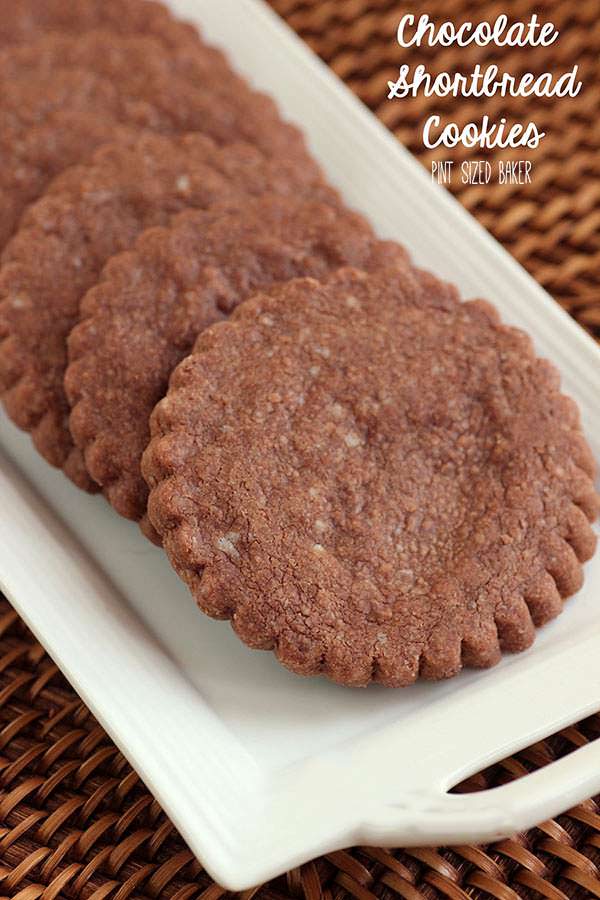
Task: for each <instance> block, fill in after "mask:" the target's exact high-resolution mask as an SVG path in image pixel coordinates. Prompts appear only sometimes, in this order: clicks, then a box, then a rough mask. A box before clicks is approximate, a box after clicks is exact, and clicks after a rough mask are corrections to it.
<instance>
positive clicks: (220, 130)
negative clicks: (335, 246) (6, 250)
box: [0, 32, 308, 246]
mask: <svg viewBox="0 0 600 900" xmlns="http://www.w3.org/2000/svg"><path fill="white" fill-rule="evenodd" d="M215 52H216V51H212V50H210V49H209V48H204V47H203V46H202V45H201V44H198V46H197V47H196V48H195V49H190V48H186V49H185V52H183V51H182V52H180V53H176V54H175V53H173V52H171V51H169V50H168V49H167V48H165V47H164V46H163V45H161V44H160V43H159V42H158V41H156V40H154V39H153V38H150V37H143V38H125V37H119V36H116V35H114V34H111V33H110V32H90V33H86V34H84V35H81V36H78V37H70V36H64V35H54V34H53V35H49V36H47V37H45V38H43V39H41V40H39V41H37V42H35V43H33V44H31V45H25V46H23V47H16V48H11V49H9V50H4V51H3V52H1V53H0V155H1V157H2V163H3V165H2V170H1V171H0V200H1V202H2V211H3V215H2V218H1V219H0V245H2V246H3V245H4V244H5V243H6V240H7V239H8V237H9V236H10V235H11V234H12V233H13V231H14V229H15V226H16V224H17V222H18V219H19V217H20V215H21V213H22V212H23V210H24V208H25V207H26V206H27V204H28V203H30V202H32V201H33V200H34V199H36V198H37V197H39V196H40V194H41V193H42V192H43V190H44V189H45V187H46V186H47V185H48V183H49V182H50V180H51V179H52V177H54V176H55V175H57V174H59V173H60V172H62V171H64V169H65V168H67V167H68V166H71V165H75V164H77V163H78V162H81V161H82V160H84V159H86V158H88V157H89V155H90V154H91V153H92V151H93V150H94V149H95V148H96V147H97V146H98V144H99V143H105V142H106V141H110V140H114V139H115V128H116V126H117V125H119V124H121V125H127V126H132V127H137V128H143V129H149V130H152V131H159V132H163V133H166V134H180V133H183V132H193V131H198V132H201V133H203V134H207V135H209V136H210V137H212V138H213V139H214V140H215V141H217V143H220V144H228V143H231V142H233V141H241V140H246V141H248V142H249V143H251V144H253V145H255V146H257V147H258V148H259V149H261V150H263V151H264V152H265V153H266V154H267V155H268V156H277V157H279V158H286V159H290V160H296V161H297V163H298V165H306V164H307V161H308V153H307V151H306V148H305V145H304V139H303V138H302V136H301V134H300V132H299V131H298V130H297V129H296V128H294V127H293V126H291V125H288V124H286V123H285V122H283V121H282V120H281V119H280V117H279V114H278V112H277V109H276V107H275V104H274V103H273V101H272V100H271V99H270V98H268V97H266V96H265V95H263V94H259V93H257V92H255V91H253V90H251V89H250V88H249V87H248V85H247V84H246V83H245V82H244V81H243V80H242V79H241V78H239V77H238V76H237V75H235V74H234V73H233V72H232V71H231V70H230V69H229V67H228V66H227V64H226V63H225V61H224V59H223V60H222V63H220V64H217V63H215V62H214V59H213V54H214V53H215ZM217 56H219V58H220V54H217Z"/></svg>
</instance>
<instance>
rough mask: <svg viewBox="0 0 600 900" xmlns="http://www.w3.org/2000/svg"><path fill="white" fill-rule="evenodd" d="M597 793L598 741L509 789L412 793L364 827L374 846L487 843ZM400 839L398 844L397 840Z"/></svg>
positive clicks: (599, 776)
mask: <svg viewBox="0 0 600 900" xmlns="http://www.w3.org/2000/svg"><path fill="white" fill-rule="evenodd" d="M599 790H600V739H597V740H595V741H592V742H590V743H589V744H586V745H585V746H583V747H579V748H578V749H577V750H574V751H573V752H572V753H569V754H568V755H567V756H565V757H563V758H562V759H559V760H556V761H555V762H552V763H550V764H549V765H547V766H544V767H543V768H541V769H538V770H536V771H535V772H531V773H530V774H528V775H524V776H523V777H522V778H518V779H517V780H515V781H511V782H510V783H509V784H504V785H501V786H500V787H496V788H489V789H488V790H484V791H478V792H476V793H472V794H449V793H436V792H435V791H433V790H415V791H413V792H409V793H408V794H405V795H404V797H403V801H402V802H401V803H389V804H388V805H387V806H386V807H385V808H384V809H383V810H382V809H380V811H379V814H378V815H377V816H376V817H375V818H374V819H372V820H370V821H369V822H366V823H364V824H363V827H362V828H361V832H362V834H363V835H365V834H366V835H367V842H368V843H372V844H375V845H377V844H379V845H387V846H398V844H399V843H400V842H403V843H404V845H405V846H407V841H406V836H407V832H408V833H409V835H410V844H411V845H412V846H417V845H419V844H420V843H421V842H422V840H424V839H426V841H427V843H428V844H433V843H435V844H445V843H465V842H469V843H471V842H475V843H482V842H490V841H496V840H500V839H501V838H505V837H509V836H510V835H513V834H515V833H517V832H519V831H524V830H527V829H529V828H532V827H534V826H535V825H537V824H539V823H540V822H543V821H545V820H546V819H549V818H552V817H554V816H556V815H559V814H560V813H561V812H564V811H565V810H567V809H570V808H571V807H572V806H575V805H577V803H581V802H582V801H583V800H585V799H586V798H588V797H590V796H593V795H594V794H595V793H597V792H598V791H599ZM400 835H402V837H401V838H400V837H399V836H400Z"/></svg>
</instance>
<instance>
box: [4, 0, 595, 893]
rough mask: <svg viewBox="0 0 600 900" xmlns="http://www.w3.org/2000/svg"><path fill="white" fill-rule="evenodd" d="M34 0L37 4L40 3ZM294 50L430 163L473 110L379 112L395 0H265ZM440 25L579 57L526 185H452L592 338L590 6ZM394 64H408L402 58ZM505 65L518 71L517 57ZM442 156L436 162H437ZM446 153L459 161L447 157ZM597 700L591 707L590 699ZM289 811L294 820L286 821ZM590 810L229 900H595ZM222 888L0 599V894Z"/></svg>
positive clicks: (506, 765)
mask: <svg viewBox="0 0 600 900" xmlns="http://www.w3.org/2000/svg"><path fill="white" fill-rule="evenodd" d="M40 2H42V0H40ZM272 5H273V6H274V8H275V9H276V10H277V11H278V12H280V13H281V14H282V15H283V16H284V17H285V18H287V19H288V21H289V22H290V24H291V25H292V26H293V27H294V28H296V29H297V31H298V32H299V33H300V34H301V35H302V36H303V37H304V38H306V40H307V41H308V43H309V44H310V45H311V46H312V47H313V48H314V49H315V50H316V51H317V53H319V54H320V55H321V56H322V57H323V58H324V59H325V60H326V61H327V62H328V63H330V64H331V66H332V67H333V68H334V70H335V71H336V72H337V73H338V74H339V75H340V76H341V77H342V78H344V79H345V80H346V81H347V82H348V83H349V84H350V86H351V87H352V88H353V89H354V90H355V91H356V92H357V94H358V95H359V96H360V97H361V98H362V99H363V100H364V101H365V102H366V103H367V104H368V105H369V106H370V107H371V108H372V109H373V110H374V111H375V112H376V113H377V114H378V115H379V116H380V117H381V118H382V120H383V121H384V122H386V124H387V125H388V126H389V127H390V128H392V129H393V131H394V132H395V133H396V134H397V135H398V136H399V137H400V138H401V139H402V141H403V142H404V143H405V144H406V145H407V146H408V147H409V148H410V149H411V150H412V151H413V152H414V153H415V154H416V155H417V156H419V157H420V158H421V159H422V160H423V162H424V163H425V164H426V165H428V164H429V162H430V157H429V156H428V155H427V154H425V153H424V152H423V147H422V143H421V138H420V134H421V129H422V125H423V122H424V119H425V118H426V117H427V116H428V115H430V114H432V112H433V111H435V110H437V109H439V111H440V113H441V114H442V115H445V116H447V117H449V118H450V117H451V118H452V120H453V121H457V122H459V123H460V122H463V123H464V122H468V121H471V120H474V119H476V118H478V117H480V116H481V113H482V110H481V108H479V107H477V106H476V105H475V106H474V104H473V103H472V102H470V101H464V102H459V101H457V100H453V101H452V102H451V103H447V102H444V101H438V103H439V105H438V104H428V103H427V102H425V101H423V100H421V101H413V100H411V101H407V102H402V103H397V102H396V103H392V102H388V101H387V100H386V99H385V96H386V86H387V81H388V79H390V80H391V79H394V78H395V77H396V73H397V68H398V65H399V61H400V51H399V48H398V47H397V45H396V44H395V31H396V27H397V22H398V17H399V15H400V14H401V11H402V9H401V5H400V4H398V3H397V2H396V0H394V2H390V0H272ZM410 9H411V11H413V12H417V13H419V12H423V11H426V12H428V13H429V15H430V16H431V17H432V18H433V19H435V20H437V21H443V20H444V19H447V18H449V17H452V19H453V20H454V21H455V22H457V23H459V22H460V21H462V20H464V19H466V18H469V17H472V18H474V19H479V18H482V16H483V15H484V14H485V16H486V17H487V18H494V17H495V16H496V15H499V14H500V13H501V12H507V13H508V14H509V15H510V16H511V17H513V18H515V19H524V18H526V17H527V16H528V15H529V14H530V13H531V12H532V11H534V10H537V11H538V12H540V11H541V12H543V14H544V16H545V17H546V18H551V19H552V20H553V21H554V22H555V23H556V24H557V27H559V28H560V30H561V39H560V42H559V43H557V44H556V45H555V46H554V47H552V48H546V49H545V51H544V53H543V55H540V56H539V58H538V56H537V55H528V57H527V60H526V65H527V67H528V68H530V69H532V70H533V69H535V68H538V69H539V70H551V69H561V70H564V69H566V68H569V67H570V66H572V65H573V64H574V63H575V62H578V63H579V64H580V71H581V77H582V78H583V79H584V81H585V90H584V91H582V93H581V95H580V96H579V97H578V98H575V99H572V100H568V101H559V102H557V103H552V102H550V103H545V104H540V105H539V108H538V107H537V106H536V107H535V112H534V108H533V107H530V108H529V115H528V116H526V117H525V118H533V119H535V120H536V121H539V124H540V127H543V129H544V130H545V131H547V137H546V138H545V139H544V141H543V142H542V145H541V147H540V148H539V149H538V150H537V151H535V152H533V153H532V154H531V158H532V159H533V160H534V162H535V177H534V181H533V184H532V185H531V186H524V187H504V188H503V187H500V186H498V185H487V186H486V187H476V186H472V187H462V186H461V185H458V184H455V185H454V186H453V190H454V191H455V193H456V194H457V195H458V197H459V198H460V200H461V201H462V202H463V203H464V204H465V206H466V207H467V208H468V209H470V210H471V212H473V213H474V214H475V215H476V216H477V217H478V218H479V219H480V221H481V222H482V223H483V224H484V225H485V226H486V227H487V228H488V229H489V230H490V231H492V232H493V233H494V234H495V235H496V237H498V238H499V239H500V240H501V241H502V242H503V243H504V244H505V246H506V247H507V248H508V249H509V250H510V252H511V253H513V254H514V256H516V258H517V259H519V260H520V261H521V262H522V263H523V264H524V265H525V266H526V267H527V268H528V269H529V271H530V272H531V273H532V274H533V275H534V277H535V278H537V280H538V281H539V282H540V283H541V284H543V285H544V287H546V288H547V289H548V290H549V291H550V292H551V293H552V294H553V295H554V296H555V297H556V299H557V300H558V301H559V302H560V303H562V304H563V305H564V306H565V307H566V308H567V309H568V310H569V311H570V312H571V313H572V314H573V315H574V316H575V317H576V318H577V319H578V321H579V322H580V323H581V324H582V325H583V326H584V327H586V328H588V330H590V331H592V332H594V333H595V334H596V336H597V337H600V293H599V288H600V153H599V150H600V121H599V118H600V117H599V116H598V112H599V110H600V77H599V74H600V73H599V59H600V0H593V2H590V0H587V2H575V0H545V2H544V3H543V4H539V3H538V4H536V3H532V2H530V0H512V2H510V0H505V2H503V3H502V5H501V6H500V5H496V4H495V3H494V2H493V0H455V2H451V0H431V2H429V3H427V5H426V7H425V5H424V4H421V3H411V4H410ZM403 52H404V53H405V54H407V56H406V61H409V62H411V63H414V62H415V61H419V62H420V61H423V62H426V63H427V65H428V66H429V67H430V68H431V69H432V71H435V69H436V67H437V69H445V70H448V71H453V70H459V69H461V68H462V69H468V67H469V66H470V65H472V63H473V62H474V61H477V60H478V59H479V60H480V61H483V60H486V59H491V58H492V57H488V56H487V55H486V52H485V51H484V50H481V49H480V50H479V51H478V52H479V54H480V56H477V55H473V56H471V55H469V53H468V52H467V51H465V50H461V51H460V53H459V54H456V52H455V51H454V50H453V49H452V48H449V49H448V50H445V51H444V52H443V53H440V54H439V55H438V56H437V59H436V60H435V61H434V59H433V56H432V54H431V53H429V54H428V53H427V51H426V50H424V49H422V50H421V51H420V55H419V56H418V57H417V56H416V55H415V52H414V51H403ZM403 61H404V59H403ZM501 61H502V64H503V65H506V66H507V67H511V68H512V69H513V70H515V71H519V70H520V69H522V68H523V66H524V61H523V59H522V56H520V55H519V54H518V53H516V52H515V51H508V52H507V54H506V57H505V58H502V60H501ZM504 103H505V104H506V108H504V106H502V104H497V105H494V104H493V102H492V104H490V103H488V105H487V107H486V110H485V111H487V112H488V113H489V114H490V115H493V116H496V115H506V116H507V117H508V118H512V119H515V120H518V119H520V118H524V116H523V109H522V108H520V107H519V105H518V103H516V102H515V101H512V102H508V101H504ZM448 155H449V154H448V151H446V154H445V156H446V158H448ZM453 158H455V159H456V160H462V159H463V158H465V159H466V158H468V157H467V156H464V157H463V156H461V155H460V154H455V155H454V157H453ZM599 703H600V699H599ZM598 736H600V715H598V716H594V717H592V718H590V719H587V720H586V721H585V722H581V723H579V724H578V725H577V726H573V727H571V728H567V729H565V730H564V731H562V732H560V734H558V735H555V736H554V737H552V738H550V739H548V740H545V741H541V742H539V743H538V744H536V745H535V746H533V747H530V748H528V749H527V750H524V751H522V752H521V753H519V754H517V755H515V756H513V757H511V758H509V759H506V760H504V761H503V762H501V763H499V764H497V765H495V766H493V767H491V768H490V769H489V770H486V771H485V772H482V773H480V774H479V775H477V776H475V777H473V778H471V779H469V781H468V782H466V783H465V784H463V785H462V786H461V787H460V789H461V790H479V789H482V788H485V787H491V786H494V785H498V784H501V783H504V782H506V781H508V780H511V779H513V778H517V777H519V776H521V775H523V774H525V773H526V772H528V771H531V770H533V769H536V768H539V767H540V766H543V765H546V764H547V763H549V762H551V761H553V760H554V759H556V758H558V757H560V756H562V755H564V754H565V753H568V752H569V751H570V750H572V749H574V748H576V747H579V746H581V745H582V744H585V743H586V742H588V741H590V740H593V739H595V738H596V737H598ZM290 815H291V816H293V810H290ZM599 867H600V804H599V803H598V802H597V801H596V800H594V799H590V800H588V801H586V802H585V803H582V804H580V805H579V806H577V807H576V808H574V809H571V810H569V811H568V812H566V813H565V814H564V815H562V816H559V817H558V818H557V819H555V820H552V821H549V822H545V823H543V824H541V825H539V826H538V827H537V828H534V829H532V830H531V831H529V832H528V833H527V834H522V835H519V836H518V837H516V838H513V839H511V840H505V841H500V842H498V843H495V844H492V845H489V846H486V847H474V846H460V847H451V848H427V849H417V850H393V851H392V850H383V849H372V848H371V849H367V848H354V849H352V850H348V851H343V852H337V853H332V854H330V855H328V856H327V857H325V858H322V859H319V860H315V861H314V862H311V863H308V864H307V865H305V866H302V867H301V868H299V869H295V870H293V871H291V872H288V873H287V875H285V876H283V877H281V878H278V879H276V880H275V881H273V882H271V883H270V884H268V885H264V886H261V887H258V888H256V890H254V891H247V892H245V893H244V894H243V895H242V898H243V900H250V898H251V897H253V896H256V897H261V898H265V900H277V898H280V900H284V898H298V900H320V898H324V900H346V898H351V897H352V898H356V900H375V898H379V900H399V898H406V900H420V898H427V900H437V898H449V900H465V898H467V897H470V898H479V900H490V898H497V900H516V898H519V897H522V898H531V900H535V898H549V900H559V898H565V897H570V898H589V897H600V871H599ZM223 894H224V891H223V890H222V889H221V888H220V887H219V886H218V885H216V884H214V883H213V882H212V881H211V879H210V878H209V877H208V875H207V874H206V873H205V872H204V871H203V869H202V867H201V866H200V864H199V863H198V862H197V861H196V860H195V859H194V858H193V856H192V854H191V853H190V852H189V850H188V849H187V847H186V846H185V844H184V843H183V841H182V840H181V838H180V837H179V836H178V835H177V833H176V832H175V830H174V828H173V826H172V825H171V824H170V822H169V820H168V819H167V818H166V816H165V815H164V813H163V812H162V811H161V809H160V807H159V806H158V804H157V803H156V801H155V800H154V799H153V797H152V796H151V795H150V794H149V793H148V791H147V790H146V789H145V787H144V785H143V784H142V782H141V781H140V779H139V778H138V777H137V775H136V774H135V772H133V771H132V769H131V768H130V766H129V765H128V764H127V762H126V761H125V760H124V758H123V757H122V755H121V754H120V753H119V751H118V750H117V748H116V747H115V746H114V744H112V742H111V741H110V740H109V739H108V737H107V735H106V734H105V733H104V731H103V730H102V729H101V728H100V727H99V725H98V724H97V723H96V722H95V721H94V719H93V717H92V716H91V714H90V712H89V710H87V709H86V707H85V706H84V704H83V703H82V702H81V701H80V700H79V698H78V697H77V695H76V694H75V693H74V691H73V690H72V689H71V688H70V687H69V685H68V684H67V683H66V681H65V680H64V678H63V677H62V675H61V674H60V672H59V671H58V669H57V668H56V666H55V665H54V664H53V663H52V661H51V660H50V659H49V658H48V656H47V655H46V654H45V653H44V651H43V649H42V648H41V647H40V645H39V644H38V643H37V642H36V641H35V640H34V638H33V637H32V636H31V634H30V633H29V632H28V631H27V629H26V628H25V626H24V624H23V623H22V622H21V620H20V619H19V617H18V616H17V614H16V613H15V612H14V610H12V609H11V607H10V606H9V604H8V603H7V602H6V601H5V600H2V599H0V900H2V897H11V898H18V900H38V898H42V900H58V898H62V897H65V898H82V900H83V898H85V900H87V898H94V900H103V898H110V900H126V898H159V897H168V898H173V900H187V898H198V897H202V898H205V900H218V898H219V897H221V896H222V895H223Z"/></svg>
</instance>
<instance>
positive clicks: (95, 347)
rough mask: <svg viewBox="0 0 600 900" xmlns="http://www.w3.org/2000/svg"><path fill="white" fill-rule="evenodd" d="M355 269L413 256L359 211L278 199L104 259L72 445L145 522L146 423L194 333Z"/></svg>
mask: <svg viewBox="0 0 600 900" xmlns="http://www.w3.org/2000/svg"><path fill="white" fill-rule="evenodd" d="M348 264H352V265H356V266H361V267H363V268H367V269H369V268H377V267H379V266H401V267H406V265H407V260H406V253H405V251H404V250H403V249H402V248H401V247H399V246H398V245H396V244H392V243H385V242H380V241H377V240H376V239H375V237H374V235H373V232H372V230H371V228H370V226H369V225H368V224H367V223H366V221H365V220H364V219H363V218H362V217H361V216H359V215H357V214H356V213H352V212H348V211H345V210H340V209H339V208H334V207H333V206H331V205H327V204H323V203H318V202H306V201H303V200H302V199H301V198H300V199H296V198H293V197H291V196H287V197H281V196H272V195H264V196H262V197H258V198H253V199H251V200H246V201H245V202H243V203H242V204H241V205H240V206H239V208H236V207H235V205H234V204H231V205H230V206H229V208H226V207H222V206H217V207H214V208H212V209H211V210H209V211H206V212H195V211H192V212H185V213H181V214H180V215H179V216H178V217H176V218H175V220H174V222H173V225H172V227H171V228H168V229H167V228H155V229H151V230H149V231H147V232H146V233H145V234H144V235H142V237H141V238H140V239H139V240H138V242H137V244H136V246H135V249H134V250H133V251H132V252H129V253H124V254H121V255H119V256H116V257H114V258H113V259H112V260H111V261H110V263H108V265H107V267H106V268H105V270H104V272H103V275H102V278H101V281H100V282H99V284H98V285H97V286H96V287H94V288H93V289H92V290H91V291H89V292H88V294H87V295H86V296H85V298H84V300H83V301H82V305H81V316H82V321H81V322H80V324H79V325H77V326H76V327H75V328H74V329H73V331H72V332H71V335H70V338H69V356H70V360H71V363H70V366H69V368H68V370H67V374H66V377H65V388H66V393H67V398H68V400H69V402H70V403H71V405H72V406H73V411H72V413H71V419H70V427H71V433H72V435H73V438H74V441H75V444H76V445H77V446H78V447H80V448H81V449H82V450H83V451H84V454H85V464H86V467H87V469H88V471H89V473H90V474H91V475H92V477H93V478H94V479H95V480H96V481H97V482H98V483H99V484H100V485H101V486H102V488H103V491H104V493H105V495H106V496H107V498H108V499H109V501H110V503H111V504H112V505H113V506H114V507H115V509H116V510H117V511H118V512H119V513H121V515H123V516H126V517H127V518H131V519H134V520H138V521H139V520H141V521H142V524H143V526H145V524H146V518H145V517H146V498H147V489H146V484H145V482H144V480H143V478H142V476H141V473H140V468H139V466H140V459H141V455H142V453H143V451H144V449H145V447H146V444H147V443H148V438H149V427H148V419H149V417H150V414H151V412H152V409H153V407H154V405H155V404H156V403H157V401H158V400H160V399H161V397H163V396H164V394H165V392H166V389H167V386H168V381H169V376H170V374H171V371H172V370H173V368H174V367H175V366H176V365H177V363H178V362H180V360H181V359H182V358H183V357H184V356H185V355H186V354H187V353H189V351H190V349H191V348H192V346H193V343H194V341H195V339H196V337H197V335H198V334H199V332H201V331H202V330H203V329H204V328H206V327H207V326H208V325H210V324H212V323H213V322H215V321H218V320H219V319H222V318H224V317H225V316H227V315H229V314H230V313H231V311H232V310H233V309H234V308H235V307H236V306H237V305H238V304H239V303H241V302H242V300H244V299H246V298H247V297H248V296H249V295H250V294H252V293H253V292H255V291H256V290H259V289H261V288H263V287H268V286H270V285H272V284H273V283H275V282H278V281H286V280H288V279H290V278H293V277H295V276H298V275H303V274H309V275H314V276H321V275H325V274H327V273H328V272H330V271H332V270H334V269H336V268H339V267H340V266H343V265H348ZM147 533H149V534H150V536H152V532H148V531H147Z"/></svg>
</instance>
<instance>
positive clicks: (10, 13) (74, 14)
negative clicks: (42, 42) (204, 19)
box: [0, 0, 198, 49]
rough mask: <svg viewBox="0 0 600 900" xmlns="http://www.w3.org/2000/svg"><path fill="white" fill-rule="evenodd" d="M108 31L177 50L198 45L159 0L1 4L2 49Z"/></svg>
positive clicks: (17, 0)
mask: <svg viewBox="0 0 600 900" xmlns="http://www.w3.org/2000/svg"><path fill="white" fill-rule="evenodd" d="M98 28H106V29H108V30H110V31H114V32H116V33H117V34H124V35H137V34H150V35H152V36H153V37H156V38H158V39H159V40H160V41H161V43H163V44H166V45H167V46H168V47H172V48H174V49H177V48H180V47H181V45H182V44H183V43H188V42H196V43H197V42H198V33H197V31H196V29H195V28H194V27H193V26H192V25H189V24H187V23H186V22H179V21H177V20H176V19H174V18H173V16H172V15H171V13H170V12H169V11H168V9H167V8H166V7H165V6H163V4H162V3H156V2H155V0H0V47H7V46H11V45H14V44H25V43H29V42H31V41H35V40H36V39H37V38H39V37H40V35H41V34H44V32H48V31H61V32H66V33H67V34H83V33H84V32H86V31H94V30H97V29H98Z"/></svg>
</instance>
